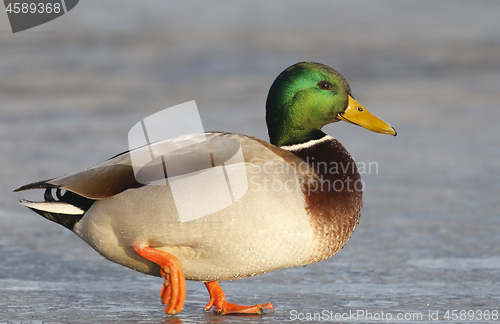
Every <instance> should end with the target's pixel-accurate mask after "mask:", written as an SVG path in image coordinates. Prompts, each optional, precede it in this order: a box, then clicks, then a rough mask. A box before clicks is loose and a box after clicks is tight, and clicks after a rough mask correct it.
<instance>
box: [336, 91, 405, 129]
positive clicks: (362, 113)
mask: <svg viewBox="0 0 500 324" xmlns="http://www.w3.org/2000/svg"><path fill="white" fill-rule="evenodd" d="M337 118H338V119H341V120H343V121H346V122H349V123H352V124H355V125H359V126H361V127H364V128H366V129H368V130H371V131H372V132H376V133H382V134H389V135H394V136H396V135H397V133H396V130H395V129H394V128H392V127H391V125H389V124H387V123H386V122H385V121H383V120H382V119H380V118H378V117H375V116H373V115H372V114H371V113H370V112H369V111H368V110H366V109H365V108H363V106H361V105H360V104H359V103H358V102H357V101H356V100H354V98H352V97H351V96H349V106H348V107H347V109H346V110H345V111H344V112H343V113H340V114H339V115H338V116H337Z"/></svg>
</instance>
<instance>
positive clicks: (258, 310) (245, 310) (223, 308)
mask: <svg viewBox="0 0 500 324" xmlns="http://www.w3.org/2000/svg"><path fill="white" fill-rule="evenodd" d="M205 286H206V287H207V289H208V293H209V294H210V301H209V302H208V304H207V305H206V306H205V308H204V309H205V311H208V310H210V308H212V306H213V307H214V313H216V314H219V315H225V314H257V315H262V314H264V309H267V310H270V311H274V308H273V306H272V305H271V304H270V303H266V304H262V305H254V306H243V305H236V304H233V303H230V302H228V301H227V300H226V296H225V294H224V291H223V290H222V288H221V287H220V286H219V283H218V282H217V281H211V282H206V283H205Z"/></svg>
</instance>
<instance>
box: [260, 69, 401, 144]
mask: <svg viewBox="0 0 500 324" xmlns="http://www.w3.org/2000/svg"><path fill="white" fill-rule="evenodd" d="M339 120H344V121H347V122H350V123H353V124H356V125H359V126H362V127H365V128H366V129H369V130H371V131H374V132H378V133H383V134H391V135H396V131H395V130H394V128H392V127H391V126H390V125H389V124H387V123H386V122H384V121H383V120H381V119H379V118H377V117H375V116H373V115H372V114H370V112H368V110H366V109H365V108H363V107H362V106H361V105H360V104H358V103H357V102H356V101H355V100H354V99H353V98H352V96H351V89H350V88H349V84H348V83H347V81H346V80H345V79H344V77H343V76H342V75H340V73H338V72H337V71H335V70H334V69H332V68H330V67H328V66H326V65H323V64H319V63H311V62H302V63H297V64H294V65H292V66H290V67H289V68H288V69H286V70H285V71H283V72H282V73H281V74H280V75H279V76H278V77H277V78H276V80H275V81H274V83H273V85H272V86H271V89H270V90H269V95H268V97H267V102H266V122H267V128H268V131H269V137H270V141H271V143H272V144H274V145H277V146H284V145H292V144H298V143H304V142H307V141H309V140H312V139H318V138H321V137H323V136H324V135H325V134H324V133H323V132H322V131H321V128H322V127H323V126H325V125H326V124H330V123H333V122H337V121H339Z"/></svg>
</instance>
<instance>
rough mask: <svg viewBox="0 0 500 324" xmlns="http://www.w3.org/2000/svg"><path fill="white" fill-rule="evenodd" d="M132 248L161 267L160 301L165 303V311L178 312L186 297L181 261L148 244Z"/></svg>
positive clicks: (172, 313)
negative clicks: (162, 282) (161, 285)
mask: <svg viewBox="0 0 500 324" xmlns="http://www.w3.org/2000/svg"><path fill="white" fill-rule="evenodd" d="M134 250H135V251H136V252H137V253H138V254H139V255H140V256H142V257H143V258H145V259H148V260H149V261H153V262H154V263H156V264H157V265H159V266H160V267H161V270H160V273H161V276H162V277H163V278H164V279H165V283H164V284H163V287H162V289H161V293H160V298H161V301H162V302H163V303H164V304H166V305H167V306H166V307H165V313H167V314H169V315H175V314H178V313H180V311H181V310H182V308H183V307H184V300H185V299H186V278H185V277H184V272H183V271H182V267H181V263H180V261H179V259H177V258H176V257H175V256H174V255H172V254H170V253H167V252H162V251H159V250H156V249H153V248H150V247H148V246H134Z"/></svg>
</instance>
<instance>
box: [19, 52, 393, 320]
mask: <svg viewBox="0 0 500 324" xmlns="http://www.w3.org/2000/svg"><path fill="white" fill-rule="evenodd" d="M341 120H343V121H346V122H349V123H353V124H356V125H360V126H362V127H364V128H367V129H369V130H371V131H374V132H378V133H383V134H390V135H396V131H395V130H394V129H393V128H392V127H391V126H390V125H389V124H387V123H386V122H384V121H383V120H381V119H379V118H377V117H375V116H373V115H372V114H370V113H369V112H368V111H367V110H366V109H365V108H363V107H362V106H361V105H360V104H359V103H357V102H356V101H355V100H354V98H353V97H352V95H351V90H350V88H349V85H348V83H347V81H346V80H345V79H344V77H342V76H341V75H340V74H339V73H338V72H337V71H335V70H333V69H332V68H330V67H328V66H325V65H322V64H318V63H311V62H301V63H297V64H294V65H292V66H290V67H289V68H287V69H286V70H284V71H283V72H282V73H281V74H280V75H279V76H278V77H277V79H276V80H275V81H274V83H273V84H272V86H271V88H270V90H269V95H268V97H267V102H266V122H267V127H268V131H269V137H270V143H267V142H265V141H262V140H260V139H257V138H254V137H251V136H245V135H239V134H231V133H223V132H209V133H204V134H195V135H191V136H187V137H185V138H181V139H173V140H172V139H169V140H164V141H159V142H157V143H152V144H151V145H146V146H144V147H139V148H137V149H135V150H131V151H129V152H126V153H123V154H120V155H117V156H115V157H113V158H111V159H109V160H107V161H105V162H103V163H100V164H97V165H96V166H94V167H91V168H89V169H85V170H83V171H81V172H78V173H74V174H71V175H67V176H63V177H59V178H54V179H50V180H45V181H40V182H35V183H31V184H28V185H25V186H22V187H20V188H18V189H16V190H15V191H22V190H28V189H39V188H41V189H45V194H44V200H43V201H40V202H34V201H28V200H24V199H22V200H21V204H22V205H25V206H27V207H29V208H30V209H32V210H33V211H35V212H37V213H38V214H40V215H42V216H44V217H45V218H47V219H49V220H52V221H54V222H56V223H59V224H61V225H63V226H65V227H67V228H68V229H70V230H71V231H73V232H74V233H75V234H76V235H78V236H79V237H80V238H82V239H83V240H84V241H85V242H87V243H88V244H89V245H90V246H91V247H93V248H94V249H95V250H96V251H97V252H99V253H100V254H101V255H102V256H104V257H105V258H107V259H109V260H111V261H114V262H116V263H118V264H121V265H123V266H126V267H129V268H132V269H134V270H137V271H140V272H143V273H145V274H150V275H154V276H161V277H163V278H164V284H163V286H162V290H161V294H160V297H161V299H162V302H163V303H164V304H166V307H165V312H166V313H167V314H171V315H172V314H177V313H179V312H180V311H181V310H182V308H183V305H184V300H185V290H186V288H185V279H188V280H195V281H202V282H204V283H205V285H206V288H207V289H208V292H209V294H210V301H209V302H208V304H207V305H206V306H205V310H206V311H208V310H209V309H211V308H212V307H214V312H215V313H217V314H231V313H237V314H262V313H263V311H264V310H271V311H272V310H274V309H273V306H272V305H271V304H269V303H263V304H258V305H254V306H243V305H235V304H232V303H229V302H228V301H227V300H226V297H225V295H224V292H223V290H222V289H221V287H220V285H219V284H218V282H219V281H224V280H234V279H240V278H246V277H249V276H255V275H260V274H263V273H266V272H269V271H273V270H276V269H280V268H286V267H294V266H304V265H307V264H311V263H314V262H319V261H322V260H325V259H327V258H329V257H331V256H333V255H334V254H335V253H336V252H337V251H339V250H340V249H341V248H342V247H343V246H344V245H345V244H346V242H347V241H348V239H349V238H350V236H351V234H352V233H353V231H354V229H355V227H356V226H357V224H358V219H359V217H360V211H361V205H362V185H361V184H360V175H359V173H358V171H357V168H356V164H355V163H354V161H353V159H352V158H351V156H350V155H349V153H348V152H347V150H346V149H345V148H344V147H343V146H342V144H340V143H339V141H337V140H336V139H334V138H333V137H331V136H329V135H327V134H325V133H324V132H322V131H321V128H322V127H323V126H325V125H326V124H329V123H334V122H337V121H341ZM200 136H202V137H203V139H206V141H207V142H208V143H209V146H210V152H211V154H212V161H211V162H212V163H211V165H210V166H209V167H212V168H215V167H217V166H224V168H225V169H224V172H225V173H224V174H225V176H226V178H225V180H223V182H224V181H227V184H228V185H229V186H230V187H231V186H232V187H233V189H234V188H237V187H238V186H239V182H246V183H245V184H244V185H242V186H241V188H243V189H244V190H243V192H244V194H238V197H236V194H234V192H235V191H234V190H233V194H234V196H231V199H232V200H231V203H230V204H228V205H227V206H225V207H223V208H218V209H217V208H216V209H215V210H213V211H210V212H209V213H206V215H198V216H196V217H191V218H189V217H188V218H184V219H181V216H180V211H179V209H178V208H177V207H178V206H177V205H176V203H175V201H174V194H176V195H179V192H177V193H174V191H173V186H174V185H173V182H170V183H169V182H168V181H164V182H163V185H158V183H156V185H155V184H153V182H154V181H158V180H161V179H158V177H157V176H154V175H153V174H154V172H152V173H151V172H149V173H148V172H147V170H151V169H148V168H147V167H146V166H145V167H144V168H143V169H144V170H146V171H145V172H144V173H145V176H144V175H143V178H145V179H146V180H144V179H142V180H141V181H139V180H138V173H137V172H135V171H134V167H133V161H132V160H133V157H134V155H137V154H139V155H141V154H148V153H147V152H151V148H154V149H155V150H157V152H160V153H161V154H162V158H161V159H158V158H155V159H154V160H152V161H151V162H150V163H149V167H154V166H158V165H164V163H165V159H167V160H168V161H169V162H168V163H170V164H171V165H173V166H174V169H175V168H177V169H178V170H180V171H178V172H177V173H176V174H174V175H172V174H170V170H171V169H169V171H168V172H167V174H164V176H165V177H166V179H167V180H168V179H169V177H177V178H178V177H180V178H182V179H187V176H188V175H189V174H198V173H200V172H202V171H203V170H205V169H206V167H197V169H196V167H195V169H192V168H190V167H187V165H190V164H195V165H196V164H197V162H198V159H200V158H201V157H200V156H201V154H199V152H200V147H199V145H201V144H199V143H200V141H198V140H197V139H199V137H200ZM185 141H187V143H188V144H189V145H184V144H183V145H180V146H176V147H177V148H179V149H178V150H176V151H175V150H174V151H175V152H172V148H171V145H174V146H175V143H184V142H185ZM172 143H174V144H172ZM193 143H194V144H193ZM191 144H192V145H191ZM235 144H236V146H235ZM165 145H167V146H168V145H170V146H169V147H170V148H168V149H166V148H165ZM186 147H187V148H186ZM228 150H229V151H230V152H229V153H228ZM236 151H239V152H240V153H241V154H242V159H241V160H239V161H237V162H231V161H230V160H231V159H230V158H228V156H229V157H230V156H233V155H234V152H236ZM162 152H163V153H162ZM216 156H225V158H224V159H222V160H220V159H219V160H220V161H218V160H217V159H216V158H214V157H216ZM162 163H163V164H162ZM242 167H243V169H242ZM193 170H195V172H192V171H193ZM235 170H236V171H237V172H240V173H239V175H241V170H243V177H239V178H234V177H233V178H232V179H231V177H232V176H231V174H234V172H236V171H235ZM228 175H229V177H228ZM148 177H150V179H147V178H148ZM183 177H184V178H183ZM214 183H215V182H212V181H204V182H203V183H201V182H200V183H196V184H195V185H192V184H191V187H189V186H187V185H186V186H187V187H186V186H185V187H184V188H183V190H184V191H181V194H182V193H183V192H184V194H189V193H191V192H192V191H194V192H195V193H196V196H195V197H194V198H193V197H191V198H190V199H188V203H189V204H191V205H194V206H197V205H199V204H200V205H203V204H202V203H201V202H202V201H204V203H205V202H206V200H207V198H206V197H205V195H206V196H208V197H219V196H220V195H222V194H223V193H221V192H219V191H220V188H221V187H214ZM54 190H55V193H56V194H55V197H54V194H53V192H54ZM229 191H230V190H229ZM240 192H241V190H240ZM209 199H212V198H209ZM205 205H206V204H205ZM176 206H177V207H176Z"/></svg>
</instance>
